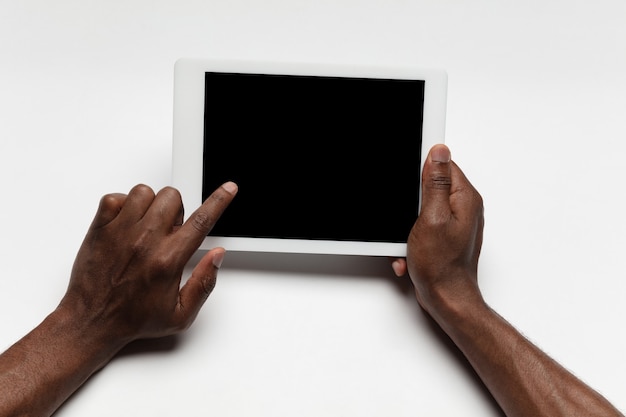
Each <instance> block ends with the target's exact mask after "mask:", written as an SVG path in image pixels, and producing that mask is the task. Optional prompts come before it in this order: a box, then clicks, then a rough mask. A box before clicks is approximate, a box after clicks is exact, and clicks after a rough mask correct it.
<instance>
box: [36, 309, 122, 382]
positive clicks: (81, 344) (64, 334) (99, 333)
mask: <svg viewBox="0 0 626 417" xmlns="http://www.w3.org/2000/svg"><path fill="white" fill-rule="evenodd" d="M89 317H90V315H88V314H84V312H80V311H77V310H75V309H72V308H70V307H69V306H67V305H64V304H61V305H59V306H58V307H57V308H56V310H54V311H53V312H52V313H51V314H50V315H49V316H48V317H47V318H46V319H45V321H44V323H46V324H47V325H49V326H50V327H51V328H54V329H55V333H56V334H57V335H60V338H61V340H60V343H63V344H64V345H65V348H66V349H67V351H68V352H73V353H74V358H75V359H76V361H77V362H83V363H85V364H89V365H88V367H92V368H94V370H97V369H99V368H101V367H103V366H104V365H106V363H108V362H109V361H110V360H111V358H112V357H113V356H114V355H115V354H116V353H117V352H119V350H121V349H122V348H123V347H124V346H125V345H126V344H128V343H129V342H130V340H124V339H122V338H119V337H117V336H116V335H115V333H114V332H111V331H109V330H108V329H107V327H106V326H103V325H102V323H98V322H97V321H96V320H93V319H90V318H89Z"/></svg>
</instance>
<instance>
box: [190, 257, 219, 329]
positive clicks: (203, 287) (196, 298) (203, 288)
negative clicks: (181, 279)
mask: <svg viewBox="0 0 626 417" xmlns="http://www.w3.org/2000/svg"><path fill="white" fill-rule="evenodd" d="M225 253H226V251H225V250H224V249H223V248H219V247H218V248H213V249H211V250H210V251H209V252H207V253H206V254H205V255H204V256H203V257H202V259H200V261H199V262H198V264H197V265H196V267H195V268H194V270H193V271H192V273H191V277H189V279H188V280H187V282H186V283H185V285H183V287H182V288H181V289H180V305H181V306H183V309H182V312H181V313H182V314H183V318H182V321H183V322H185V323H186V324H187V325H190V324H191V322H192V321H193V320H194V319H195V317H196V316H197V314H198V312H199V311H200V308H202V306H203V305H204V302H205V301H206V299H207V298H208V297H209V295H210V294H211V292H212V291H213V288H214V287H215V281H216V279H217V272H218V270H219V268H220V266H221V264H222V261H223V260H224V255H225Z"/></svg>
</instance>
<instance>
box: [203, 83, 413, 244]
mask: <svg viewBox="0 0 626 417" xmlns="http://www.w3.org/2000/svg"><path fill="white" fill-rule="evenodd" d="M423 106H424V82H423V81H419V80H395V79H366V78H344V77H317V76H315V77H314V76H284V75H263V74H239V73H217V72H207V73H206V85H205V116H204V156H203V161H204V162H203V189H202V194H203V196H202V197H203V200H204V199H206V197H208V195H209V194H211V192H212V191H213V190H214V189H215V188H217V187H218V186H219V185H220V184H222V183H223V182H225V181H227V180H233V181H235V182H236V183H237V184H238V185H239V193H238V194H237V197H235V199H234V201H233V202H232V203H231V205H230V206H229V207H228V209H227V210H226V212H225V213H224V214H223V215H222V217H221V218H220V220H219V221H218V222H217V224H216V225H215V227H214V228H213V230H212V231H211V235H214V236H235V237H273V238H286V239H323V240H343V241H346V240H347V241H380V242H406V239H407V236H408V234H409V231H410V229H411V227H412V225H413V223H414V222H415V219H416V217H417V213H418V207H419V201H418V200H419V192H418V189H419V177H420V175H419V174H420V172H419V170H420V161H421V142H422V141H421V138H422V120H423Z"/></svg>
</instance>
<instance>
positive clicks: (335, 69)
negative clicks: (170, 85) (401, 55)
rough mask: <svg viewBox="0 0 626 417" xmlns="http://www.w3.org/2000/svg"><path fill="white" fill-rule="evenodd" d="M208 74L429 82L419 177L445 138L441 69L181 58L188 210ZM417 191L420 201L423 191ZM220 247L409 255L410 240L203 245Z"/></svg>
mask: <svg viewBox="0 0 626 417" xmlns="http://www.w3.org/2000/svg"><path fill="white" fill-rule="evenodd" d="M206 72H231V73H233V72H235V73H252V74H275V75H305V76H335V77H363V78H398V79H410V80H413V79H417V80H424V81H425V84H424V114H423V126H422V161H421V165H422V166H421V167H420V176H421V171H422V170H421V168H422V167H423V164H424V160H425V158H426V156H427V154H428V150H429V149H430V148H431V147H432V146H433V145H435V144H437V143H443V142H444V134H445V117H446V99H447V74H446V72H445V71H443V70H440V69H430V68H416V67H376V66H357V65H355V66H347V65H331V64H311V63H285V62H259V61H236V60H204V59H180V60H178V61H177V62H176V64H175V67H174V121H173V149H172V153H173V155H172V186H174V187H176V188H177V189H178V190H179V191H180V193H181V195H182V199H183V204H184V206H185V208H186V211H187V213H189V212H191V211H193V210H195V208H196V207H198V206H200V205H201V203H202V165H203V161H202V156H203V146H204V99H205V97H204V96H205V85H204V83H205V73H206ZM420 183H421V178H420ZM418 192H419V193H420V203H421V190H419V191H418ZM217 246H221V247H224V248H225V249H226V250H228V251H252V252H285V253H314V254H340V255H367V256H392V257H404V256H406V243H385V242H355V241H327V240H304V239H268V238H243V237H220V236H212V235H210V234H209V236H207V238H206V239H205V240H204V242H203V243H202V245H201V247H200V249H204V250H206V249H210V248H213V247H217Z"/></svg>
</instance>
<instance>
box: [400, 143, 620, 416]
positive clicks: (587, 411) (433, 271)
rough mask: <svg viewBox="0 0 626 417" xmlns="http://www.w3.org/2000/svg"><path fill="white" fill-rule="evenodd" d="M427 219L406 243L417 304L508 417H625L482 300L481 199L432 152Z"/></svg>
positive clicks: (404, 263)
mask: <svg viewBox="0 0 626 417" xmlns="http://www.w3.org/2000/svg"><path fill="white" fill-rule="evenodd" d="M422 195H423V205H422V211H421V213H420V216H419V218H418V220H417V221H416V223H415V225H414V227H413V229H412V230H411V233H410V236H409V238H408V248H407V257H406V259H395V260H393V262H392V268H393V270H394V272H395V273H396V275H398V276H402V275H405V274H406V273H407V272H408V275H409V276H410V278H411V281H412V283H413V286H414V288H415V296H416V298H417V301H418V303H419V304H420V306H421V307H422V308H423V310H424V311H426V312H427V313H428V314H430V316H431V317H432V318H433V319H434V320H435V321H436V322H437V323H438V324H439V326H441V328H442V329H443V330H444V331H445V332H446V333H447V334H448V336H450V338H451V339H452V341H453V342H454V343H455V344H456V346H457V347H458V348H459V349H460V350H461V352H463V354H464V355H465V356H466V358H467V359H468V361H469V362H470V363H471V365H472V366H473V367H474V369H475V370H476V372H477V374H478V375H479V376H480V378H481V379H482V381H483V382H484V384H485V386H486V387H487V388H488V389H489V391H490V392H491V394H492V395H493V396H494V398H495V399H496V401H497V402H498V404H499V405H500V407H501V408H502V410H503V411H504V412H505V414H506V415H507V416H509V417H521V416H525V417H541V416H546V417H547V416H550V417H554V416H564V417H565V416H568V417H572V416H623V414H622V413H620V412H619V411H618V410H617V409H616V408H615V407H613V406H612V405H611V404H610V403H609V402H608V401H607V400H606V399H605V398H604V397H602V396H601V395H600V394H599V393H598V392H596V391H594V390H593V389H592V388H590V387H589V386H587V385H586V384H585V383H583V382H582V381H580V380H579V379H578V378H576V377H575V376H574V375H572V374H571V373H570V372H569V371H567V370H566V369H565V368H563V367H562V366H561V365H560V364H558V363H557V362H556V361H554V360H553V359H551V358H550V357H549V356H547V355H546V354H545V353H544V352H542V351H541V350H539V349H538V348H537V347H536V346H534V345H533V344H532V343H530V342H529V341H528V340H526V339H525V338H524V337H523V336H522V335H521V334H520V333H519V332H518V331H517V330H516V329H514V328H513V327H512V326H511V325H510V324H509V323H507V322H506V321H505V320H504V319H503V318H502V317H500V316H499V315H498V314H497V313H496V312H495V311H493V310H492V309H491V308H490V307H489V306H488V305H487V304H486V303H485V301H484V300H483V297H482V295H481V292H480V289H479V286H478V258H479V255H480V250H481V246H482V237H483V224H484V217H483V201H482V197H481V196H480V195H479V193H478V192H477V191H476V189H475V188H474V187H473V186H472V184H471V183H470V182H469V181H468V180H467V178H466V177H465V175H464V174H463V172H462V171H461V170H460V169H459V167H458V166H457V165H456V164H455V163H454V162H453V161H452V160H451V158H450V151H449V149H448V148H447V147H446V146H445V145H436V146H434V147H433V148H432V149H431V151H430V153H429V156H428V159H427V161H426V163H425V166H424V170H423V183H422Z"/></svg>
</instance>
